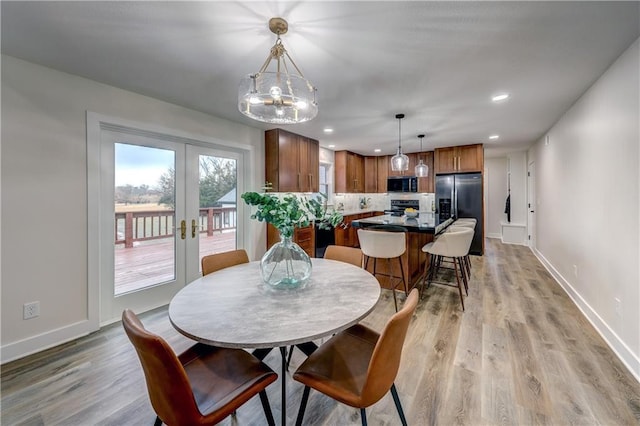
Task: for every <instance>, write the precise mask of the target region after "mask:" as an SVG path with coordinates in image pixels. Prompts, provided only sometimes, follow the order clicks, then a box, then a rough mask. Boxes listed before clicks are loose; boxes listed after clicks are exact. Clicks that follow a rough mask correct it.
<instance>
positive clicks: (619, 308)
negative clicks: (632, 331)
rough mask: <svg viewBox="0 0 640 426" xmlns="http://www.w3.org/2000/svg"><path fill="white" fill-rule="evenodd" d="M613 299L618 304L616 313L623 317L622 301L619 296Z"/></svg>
mask: <svg viewBox="0 0 640 426" xmlns="http://www.w3.org/2000/svg"><path fill="white" fill-rule="evenodd" d="M613 300H614V301H615V304H616V315H618V316H619V317H621V316H622V302H621V301H620V299H619V298H617V297H616V298H614V299H613Z"/></svg>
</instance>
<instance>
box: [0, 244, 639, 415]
mask: <svg viewBox="0 0 640 426" xmlns="http://www.w3.org/2000/svg"><path fill="white" fill-rule="evenodd" d="M486 248H487V250H486V254H485V256H483V257H473V259H472V262H473V277H472V281H471V283H470V294H469V296H468V297H467V298H466V300H465V306H466V308H467V310H466V312H464V313H463V312H462V311H461V310H460V301H459V299H458V293H457V290H456V289H455V288H450V287H435V286H432V287H431V288H430V289H428V290H427V291H426V292H424V293H423V295H422V300H421V302H420V304H419V305H418V308H417V310H416V313H415V316H414V318H413V320H412V324H411V326H410V329H409V333H408V335H407V340H406V342H405V347H404V352H403V359H402V364H401V366H400V372H399V374H398V377H397V380H396V385H397V388H398V392H399V394H400V398H401V400H402V403H403V406H404V408H405V412H406V414H407V418H408V421H409V424H411V425H453V424H461V425H497V424H505V425H529V424H545V425H569V424H573V425H592V424H594V425H595V424H599V425H638V424H640V384H639V383H638V382H637V381H636V380H635V379H634V378H633V376H632V375H631V374H630V373H629V372H628V371H627V370H626V369H625V367H624V366H623V365H622V364H621V362H620V361H619V360H618V359H617V358H616V357H615V356H614V354H613V353H612V351H611V350H610V349H609V348H608V347H607V345H606V344H605V342H604V341H603V340H602V339H601V338H600V336H599V335H598V334H597V333H596V331H595V330H594V329H593V328H592V327H591V325H590V324H589V323H588V321H587V320H586V319H585V318H584V317H583V316H582V314H581V313H580V312H579V311H578V309H577V308H576V307H575V306H574V305H573V303H572V302H571V301H570V299H569V298H568V297H567V296H566V294H565V293H564V292H563V291H562V289H561V288H560V287H559V286H558V285H557V284H556V283H555V282H554V281H553V279H552V278H551V277H550V275H549V274H548V273H547V272H546V270H545V269H544V268H543V267H542V265H540V263H539V262H538V261H537V260H536V259H535V257H534V256H533V255H532V254H531V252H530V251H529V249H528V248H526V247H521V246H511V245H503V244H501V243H500V242H499V241H498V240H487V245H486ZM392 313H393V299H392V297H391V294H390V293H389V292H388V291H386V290H385V291H384V293H383V298H382V300H381V301H380V302H379V305H378V307H377V308H376V310H375V311H374V312H373V313H372V314H371V315H370V316H369V317H367V319H366V321H365V322H366V323H367V324H368V325H370V326H371V327H373V328H376V329H381V328H382V326H383V324H384V323H385V321H386V320H387V318H388V317H389V316H390V315H392ZM142 319H143V321H144V322H145V324H146V325H147V326H148V328H150V329H151V330H153V331H155V332H157V333H160V334H161V335H163V336H164V337H165V338H166V339H167V340H168V341H169V342H170V343H171V344H172V346H173V347H174V348H175V349H176V350H177V351H180V350H182V349H184V348H186V347H187V346H188V345H189V344H190V342H189V341H188V340H187V339H185V338H184V337H182V336H180V335H178V334H177V333H176V332H175V331H174V330H173V329H172V327H171V325H170V324H169V321H168V318H167V313H166V308H162V309H158V310H155V311H153V312H150V313H147V314H144V315H142ZM282 326H286V324H283V325H282ZM302 357H303V355H302V354H301V353H300V352H299V351H296V352H295V353H294V357H293V361H292V366H291V371H293V370H294V369H295V367H296V366H297V365H299V363H300V362H301V361H302ZM265 361H266V362H267V363H268V364H269V365H271V367H272V368H273V369H274V370H275V371H276V372H279V365H280V364H279V363H280V359H279V354H276V353H275V351H274V352H272V353H271V354H270V355H269V356H268V357H267V358H266V360H265ZM286 379H287V380H288V382H287V383H288V390H289V392H288V393H289V394H288V395H287V400H288V407H289V408H288V410H287V413H288V415H289V422H288V423H289V424H293V423H294V420H295V416H296V413H297V410H298V406H299V402H300V397H301V386H300V385H299V384H298V383H296V382H293V381H292V380H291V377H290V374H289V375H288V376H287V378H286ZM1 391H2V407H1V409H2V415H1V422H2V424H3V425H16V424H28V425H41V424H45V425H54V424H63V425H93V424H97V425H144V424H148V425H151V424H153V421H154V419H155V415H154V413H153V411H152V408H151V405H150V403H149V402H148V398H147V393H146V388H145V384H144V379H143V375H142V370H141V368H140V365H139V363H138V360H137V358H136V356H135V353H134V350H133V348H132V346H131V345H130V343H129V341H128V340H127V339H126V337H125V335H124V333H123V331H122V329H121V326H120V325H119V324H115V325H113V326H110V327H107V328H105V329H103V330H101V331H100V332H97V333H94V334H92V335H90V336H87V337H86V338H82V339H79V340H77V341H75V342H72V343H68V344H65V345H62V346H60V347H57V348H54V349H51V350H48V351H45V352H43V353H40V354H37V355H33V356H29V357H27V358H25V359H23V360H19V361H16V362H13V363H10V364H8V365H5V366H3V368H2V388H1ZM267 392H268V395H269V399H270V401H271V406H272V408H273V411H274V416H275V418H276V419H279V418H280V385H279V383H274V384H272V385H271V386H270V387H269V388H268V389H267ZM367 412H368V416H367V417H368V420H369V424H371V425H396V424H399V419H398V417H397V413H396V411H395V407H394V405H393V400H392V398H391V396H390V395H387V396H385V397H384V398H383V399H382V400H381V401H380V402H378V403H377V404H376V405H375V406H373V407H372V408H370V409H368V410H367ZM359 423H360V416H359V413H358V411H357V410H355V409H352V408H349V407H346V406H344V405H340V404H337V403H336V402H334V401H332V400H330V399H328V398H326V397H324V396H322V395H320V394H318V393H315V392H314V391H312V392H311V397H310V398H309V404H308V408H307V413H306V416H305V424H309V425H316V424H317V425H348V424H359ZM224 424H226V425H261V424H264V415H263V412H262V409H261V406H260V402H259V400H258V399H254V400H251V401H249V403H248V404H247V405H245V406H243V407H242V408H241V409H240V410H238V412H237V416H236V417H235V418H233V417H230V418H228V419H226V420H225V422H224Z"/></svg>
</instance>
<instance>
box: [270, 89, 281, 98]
mask: <svg viewBox="0 0 640 426" xmlns="http://www.w3.org/2000/svg"><path fill="white" fill-rule="evenodd" d="M269 93H270V94H271V96H273V99H280V97H282V89H281V88H279V87H277V86H273V87H272V88H271V89H269Z"/></svg>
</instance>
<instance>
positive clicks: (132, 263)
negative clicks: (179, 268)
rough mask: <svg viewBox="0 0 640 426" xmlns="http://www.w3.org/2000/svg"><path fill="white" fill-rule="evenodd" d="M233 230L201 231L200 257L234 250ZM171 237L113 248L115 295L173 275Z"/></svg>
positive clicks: (163, 280) (149, 284)
mask: <svg viewBox="0 0 640 426" xmlns="http://www.w3.org/2000/svg"><path fill="white" fill-rule="evenodd" d="M235 248H236V231H235V229H234V230H227V231H222V232H215V233H214V234H213V235H212V236H207V234H206V233H202V234H200V256H199V257H200V258H201V257H202V256H204V255H207V254H213V253H221V252H224V251H229V250H235ZM173 250H174V247H173V238H163V239H160V240H152V241H143V242H139V243H135V245H134V247H131V248H125V247H124V246H123V245H118V246H117V247H116V249H115V258H114V264H115V273H114V279H115V294H123V293H127V292H130V291H135V290H138V289H140V288H144V287H148V286H151V285H155V284H158V283H162V282H166V281H170V280H172V279H173V278H174V270H175V265H174V259H173V257H174V256H173Z"/></svg>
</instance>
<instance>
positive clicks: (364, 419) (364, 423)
mask: <svg viewBox="0 0 640 426" xmlns="http://www.w3.org/2000/svg"><path fill="white" fill-rule="evenodd" d="M360 418H361V419H362V426H367V412H366V411H365V409H364V408H361V409H360Z"/></svg>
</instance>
